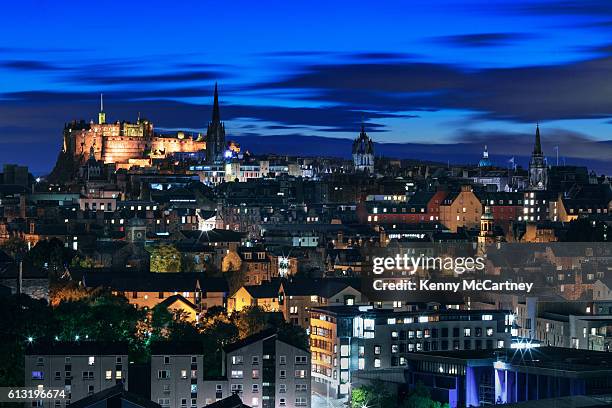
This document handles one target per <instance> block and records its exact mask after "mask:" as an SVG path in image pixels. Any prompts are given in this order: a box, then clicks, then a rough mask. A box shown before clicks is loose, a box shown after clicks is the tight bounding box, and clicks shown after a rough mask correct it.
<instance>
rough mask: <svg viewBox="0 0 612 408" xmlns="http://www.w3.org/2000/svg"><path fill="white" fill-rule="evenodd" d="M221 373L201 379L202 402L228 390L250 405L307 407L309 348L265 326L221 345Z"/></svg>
mask: <svg viewBox="0 0 612 408" xmlns="http://www.w3.org/2000/svg"><path fill="white" fill-rule="evenodd" d="M223 364H224V367H223V377H221V378H216V379H207V380H205V382H204V393H205V403H206V404H207V405H208V404H212V403H214V402H216V401H218V400H220V399H222V398H225V397H227V396H228V395H231V394H237V395H238V396H240V398H241V399H242V401H243V402H244V403H245V404H246V405H248V406H250V407H254V408H260V407H261V408H281V407H283V408H285V407H310V398H311V388H310V352H309V351H308V350H307V349H303V348H301V347H296V346H294V345H292V344H289V343H287V342H286V341H284V340H281V339H280V338H279V336H278V334H277V333H276V331H275V330H265V331H262V332H260V333H257V334H254V335H252V336H250V337H247V338H245V339H243V340H241V341H239V342H237V343H234V344H231V345H228V346H226V347H225V349H224V360H223Z"/></svg>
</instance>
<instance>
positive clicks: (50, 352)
mask: <svg viewBox="0 0 612 408" xmlns="http://www.w3.org/2000/svg"><path fill="white" fill-rule="evenodd" d="M127 374H128V346H127V344H126V343H119V342H117V343H104V342H97V341H82V342H54V343H37V342H36V341H34V342H32V344H30V345H29V346H28V348H27V349H26V355H25V381H24V384H25V386H26V387H38V386H44V387H46V388H61V389H64V390H65V393H66V398H65V399H60V400H41V401H39V404H38V405H37V406H40V407H49V408H50V407H54V408H59V407H65V406H67V405H68V404H70V402H71V401H78V400H80V399H83V398H85V397H87V396H90V395H93V394H95V393H97V392H100V391H102V390H105V389H107V388H111V387H114V386H115V385H117V384H123V386H124V387H126V388H127Z"/></svg>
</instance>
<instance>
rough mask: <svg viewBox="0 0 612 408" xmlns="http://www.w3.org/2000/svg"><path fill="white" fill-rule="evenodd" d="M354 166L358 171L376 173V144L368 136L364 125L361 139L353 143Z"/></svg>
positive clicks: (360, 135)
mask: <svg viewBox="0 0 612 408" xmlns="http://www.w3.org/2000/svg"><path fill="white" fill-rule="evenodd" d="M353 164H354V165H355V170H357V171H367V172H369V173H374V143H373V142H372V139H370V138H369V136H368V135H367V134H366V132H365V128H364V127H363V124H362V125H361V133H359V137H358V138H357V139H355V140H354V141H353Z"/></svg>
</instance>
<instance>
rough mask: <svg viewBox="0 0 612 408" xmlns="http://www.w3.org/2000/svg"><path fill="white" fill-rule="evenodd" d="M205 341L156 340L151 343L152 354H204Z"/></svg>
mask: <svg viewBox="0 0 612 408" xmlns="http://www.w3.org/2000/svg"><path fill="white" fill-rule="evenodd" d="M204 351H205V350H204V343H202V342H200V341H156V342H153V343H151V355H153V356H155V355H192V354H193V355H195V354H204Z"/></svg>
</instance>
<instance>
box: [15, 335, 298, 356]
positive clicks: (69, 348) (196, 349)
mask: <svg viewBox="0 0 612 408" xmlns="http://www.w3.org/2000/svg"><path fill="white" fill-rule="evenodd" d="M269 338H277V339H278V340H279V341H282V342H284V343H287V344H289V345H292V346H294V347H296V346H295V345H294V344H291V343H290V342H288V341H286V340H287V339H284V338H283V336H281V335H279V333H278V331H277V330H276V329H275V328H269V329H265V330H262V331H260V332H258V333H255V334H252V335H250V336H248V337H245V338H244V339H241V340H238V341H236V342H233V343H230V344H227V345H225V346H224V347H223V351H225V352H226V353H230V352H232V351H235V350H239V349H241V348H243V347H246V346H248V345H250V344H253V343H256V342H258V341H261V340H265V339H269ZM206 347H207V346H206V344H205V343H204V342H201V341H156V342H152V343H151V345H150V349H151V355H152V356H164V355H181V356H182V355H202V354H206V353H210V350H209V349H207V348H206ZM128 348H129V347H128V343H127V342H105V341H94V340H87V341H74V342H72V341H70V342H65V341H46V340H41V341H36V340H34V341H33V342H32V343H30V344H28V346H27V347H26V350H25V354H26V355H29V356H53V355H57V356H62V355H65V356H101V355H116V356H127V355H128ZM298 348H301V347H298ZM306 351H307V350H306Z"/></svg>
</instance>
